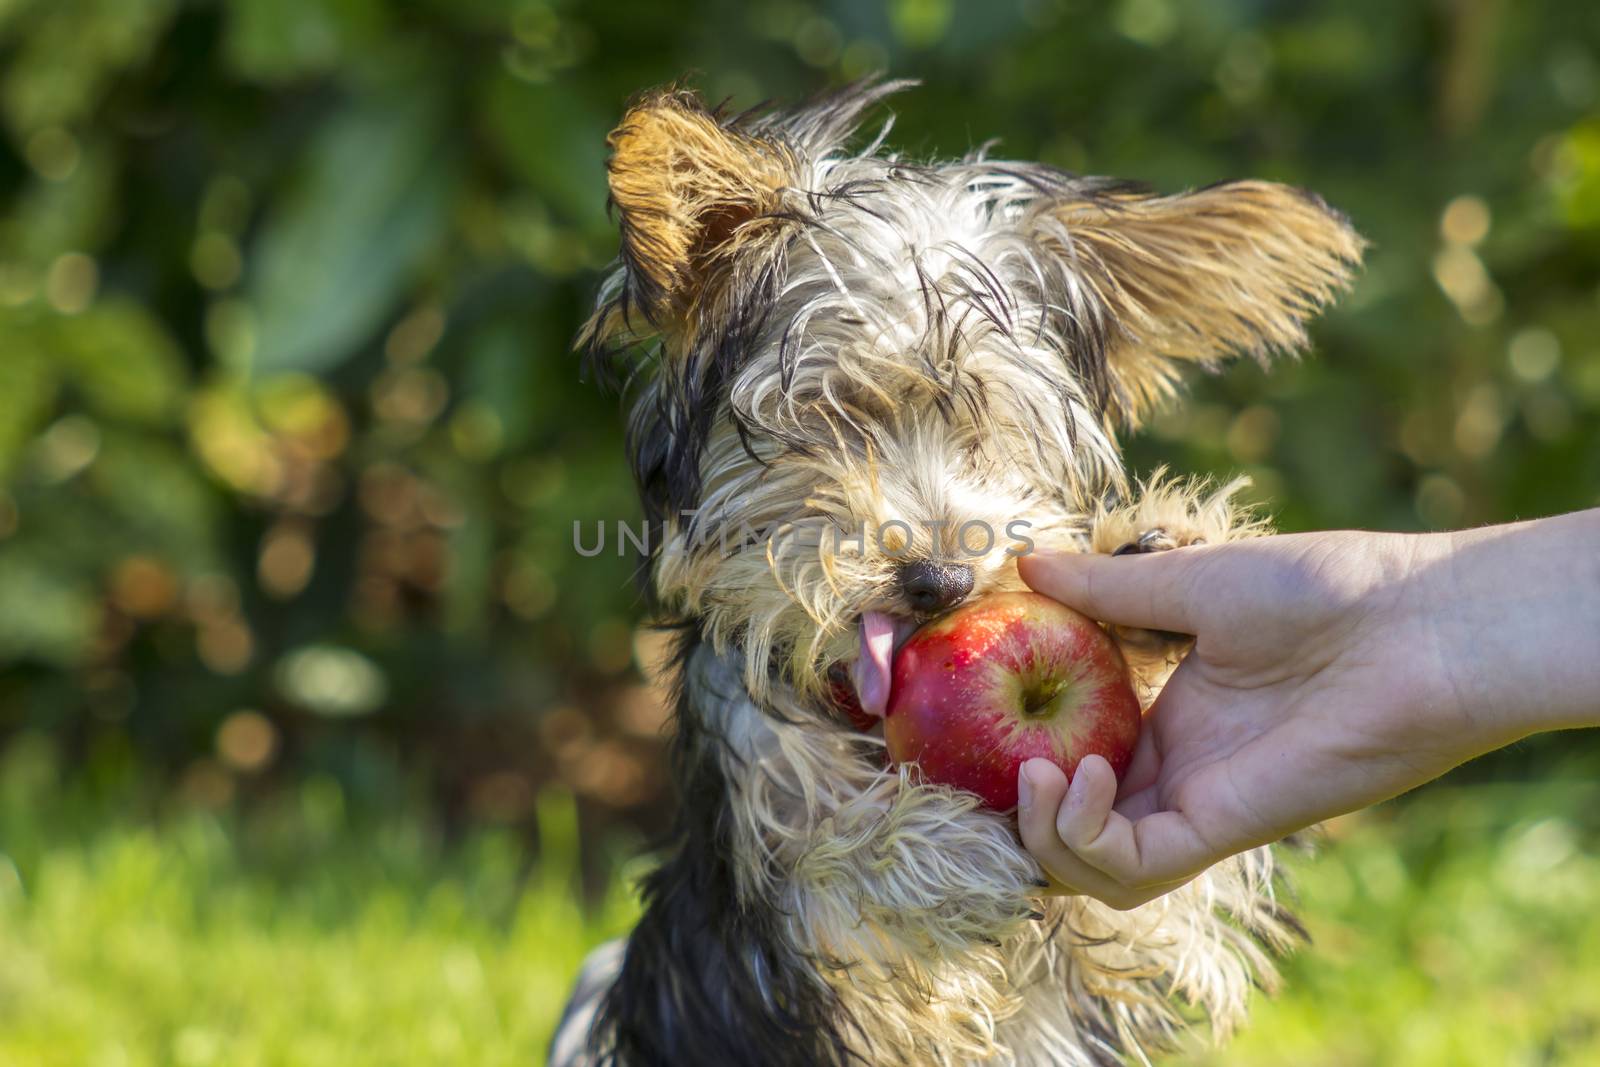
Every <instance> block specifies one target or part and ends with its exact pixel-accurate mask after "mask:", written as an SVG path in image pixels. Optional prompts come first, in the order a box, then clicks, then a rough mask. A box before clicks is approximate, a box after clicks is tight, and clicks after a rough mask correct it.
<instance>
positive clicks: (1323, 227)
mask: <svg viewBox="0 0 1600 1067" xmlns="http://www.w3.org/2000/svg"><path fill="white" fill-rule="evenodd" d="M1041 230H1042V232H1041V236H1042V238H1043V239H1044V240H1045V241H1046V243H1047V244H1050V245H1052V246H1055V248H1056V251H1057V252H1058V254H1060V255H1061V256H1063V257H1064V258H1065V259H1066V260H1067V266H1068V269H1069V270H1070V271H1071V273H1072V274H1073V275H1074V277H1076V278H1078V279H1081V280H1082V282H1083V283H1084V284H1086V285H1087V287H1088V288H1089V289H1090V291H1091V292H1092V293H1093V294H1094V296H1095V298H1096V302H1097V303H1098V304H1099V306H1100V308H1101V309H1103V311H1104V312H1105V314H1106V316H1107V319H1108V321H1107V322H1106V323H1105V330H1104V337H1105V360H1106V377H1107V380H1108V381H1107V384H1108V387H1109V393H1110V395H1109V397H1108V406H1109V407H1110V409H1111V413H1112V414H1113V415H1114V416H1116V417H1117V418H1119V419H1120V420H1121V421H1123V422H1124V423H1125V424H1128V425H1130V426H1132V425H1137V424H1138V422H1139V420H1140V418H1141V417H1142V416H1143V415H1144V414H1145V412H1147V411H1148V410H1149V408H1150V407H1151V406H1152V405H1153V404H1154V403H1156V402H1157V401H1159V400H1161V399H1162V398H1164V397H1166V396H1168V395H1170V393H1171V392H1172V391H1173V388H1174V386H1175V384H1176V379H1177V376H1178V373H1179V368H1180V366H1181V364H1182V363H1184V362H1193V363H1199V364H1202V365H1206V366H1214V365H1216V364H1217V363H1219V362H1221V361H1222V360H1224V359H1226V358H1227V357H1229V356H1233V355H1250V356H1254V357H1255V358H1257V359H1260V360H1264V359H1266V358H1267V357H1268V356H1271V355H1273V354H1277V353H1292V352H1296V351H1298V350H1300V349H1302V348H1304V347H1305V345H1306V343H1307V339H1306V330H1305V324H1306V320H1308V319H1309V318H1310V317H1311V316H1312V315H1314V314H1315V313H1316V312H1317V311H1318V310H1319V309H1321V308H1322V306H1323V305H1324V304H1326V303H1327V302H1328V301H1329V300H1330V299H1331V298H1332V297H1333V296H1334V294H1336V293H1337V292H1339V291H1340V290H1341V289H1343V288H1344V287H1345V286H1346V285H1347V284H1348V283H1349V281H1350V278H1351V275H1352V273H1353V272H1354V270H1355V268H1356V267H1357V266H1358V265H1359V264H1360V260H1361V253H1362V250H1363V248H1364V247H1365V244H1366V242H1365V241H1364V240H1362V238H1361V237H1360V236H1359V235H1358V234H1357V233H1356V232H1355V230H1353V229H1352V228H1351V227H1350V224H1349V222H1348V221H1347V220H1346V219H1345V218H1344V217H1343V216H1341V215H1339V214H1338V213H1337V212H1335V211H1334V210H1332V209H1331V208H1329V207H1328V206H1327V205H1326V204H1325V203H1323V202H1322V201H1321V200H1320V199H1319V198H1317V197H1316V196H1314V195H1313V194H1310V193H1307V192H1304V191H1302V190H1299V189H1294V188H1291V187H1289V186H1284V185H1277V184H1274V183H1272V182H1262V181H1241V182H1229V183H1226V184H1222V185H1214V186H1211V187H1209V188H1205V189H1199V190H1196V191H1194V192H1189V193H1183V194H1180V195H1177V196H1149V195H1137V194H1129V193H1100V194H1097V195H1093V196H1090V197H1086V198H1083V199H1074V200H1072V201H1070V202H1064V203H1057V204H1055V205H1053V206H1052V207H1051V208H1050V209H1049V210H1048V211H1047V212H1046V213H1045V215H1044V217H1043V219H1042V220H1041Z"/></svg>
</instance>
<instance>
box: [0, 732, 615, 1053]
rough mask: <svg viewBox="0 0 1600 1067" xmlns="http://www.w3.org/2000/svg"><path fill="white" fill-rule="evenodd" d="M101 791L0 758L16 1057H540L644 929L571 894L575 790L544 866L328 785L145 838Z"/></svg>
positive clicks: (553, 808)
mask: <svg viewBox="0 0 1600 1067" xmlns="http://www.w3.org/2000/svg"><path fill="white" fill-rule="evenodd" d="M118 792H121V791H118ZM85 793H86V791H85V790H83V789H79V788H74V789H62V788H60V787H59V786H58V785H57V784H56V783H55V781H54V775H53V774H52V773H51V771H50V761H49V759H48V754H47V752H46V751H45V750H43V749H41V748H40V747H39V746H38V745H30V746H27V747H25V748H24V749H20V750H19V749H13V751H12V752H11V753H10V754H9V755H8V756H7V758H6V759H5V761H4V763H3V764H0V1064H4V1065H6V1067H34V1065H40V1067H44V1065H50V1067H56V1065H59V1067H145V1065H158V1064H159V1065H168V1064H171V1065H174V1067H207V1065H212V1064H216V1065H227V1067H270V1065H284V1067H290V1065H292V1067H320V1065H327V1067H363V1065H368V1064H372V1065H378V1064H382V1065H395V1064H463V1065H486V1067H488V1065H498V1064H508V1065H509V1064H517V1065H519V1067H526V1065H528V1064H537V1063H540V1062H542V1061H543V1055H544V1049H545V1046H546V1044H547V1042H548V1041H549V1037H550V1032H551V1028H552V1027H553V1026H554V1024H555V1020H556V1017H557V1014H558V1012H559V1011H560V1007H561V1003H562V1000H563V998H564V997H565V995H566V991H567V986H568V983H569V982H570V980H571V976H572V972H573V970H574V968H575V966H576V964H577V961H578V960H580V959H581V958H582V955H583V953H584V952H585V951H586V950H587V948H588V947H589V946H591V945H592V944H594V943H597V942H599V941H600V940H603V939H604V938H606V937H608V936H614V935H615V934H616V933H618V932H620V931H622V930H624V929H626V928H627V926H628V924H629V922H630V920H631V918H632V904H631V902H630V901H629V900H628V898H627V896H626V895H625V894H623V893H622V892H620V891H614V892H612V893H611V894H610V895H609V896H608V897H607V898H606V899H605V900H604V901H603V902H602V903H601V904H600V905H599V906H598V907H597V908H595V909H589V910H585V909H580V908H579V907H578V905H577V904H576V903H575V898H576V894H575V893H574V892H573V887H574V884H575V875H576V872H575V869H574V867H575V864H574V857H575V855H576V835H577V826H576V821H575V819H574V816H573V810H572V804H571V802H570V800H569V799H567V798H565V797H562V796H559V795H549V796H546V797H544V798H542V799H541V801H540V823H541V830H542V832H543V836H544V838H545V840H546V841H547V842H548V843H549V847H547V848H546V849H545V854H544V856H543V858H542V860H541V862H540V863H539V864H538V865H537V866H533V867H531V868H530V867H529V858H528V857H527V856H526V855H525V854H524V852H523V850H522V849H521V848H520V847H519V845H518V844H516V843H515V842H514V841H513V839H512V838H511V837H510V836H509V835H507V834H504V833H489V832H484V833H479V834H477V835H474V836H472V837H470V839H469V840H467V841H466V842H464V843H462V844H460V845H457V846H451V847H445V846H443V845H441V843H440V842H439V840H438V837H437V835H436V834H434V833H432V832H430V831H429V830H428V829H426V827H427V823H426V821H425V820H423V819H421V818H419V817H417V815H416V814H415V813H414V812H408V813H403V814H400V815H397V816H394V817H390V818H387V819H378V818H370V817H366V818H364V817H359V816H356V815H353V814H351V813H350V812H347V811H346V805H345V801H344V798H343V795H342V793H341V791H340V790H339V788H338V787H337V786H336V785H335V784H334V783H332V782H331V781H328V780H321V781H313V782H311V783H309V784H307V785H306V786H304V787H303V788H301V789H300V790H298V791H297V792H296V793H295V794H293V795H292V796H288V797H285V798H284V799H283V800H282V802H281V803H278V804H275V805H269V806H268V807H267V808H266V809H265V810H263V811H261V812H260V813H258V814H255V815H253V816H252V817H251V818H250V819H249V820H245V821H239V820H224V819H219V818H217V817H215V816H212V815H208V814H201V813H196V812H193V811H189V812H187V813H177V814H171V815H169V816H167V817H164V818H160V819H159V820H157V821H155V822H154V824H153V825H144V824H142V823H141V821H139V820H134V819H131V818H129V817H128V816H126V815H123V814H118V813H116V812H115V811H113V810H110V809H108V808H107V807H106V806H105V805H104V803H103V800H104V798H98V799H97V798H94V797H91V796H86V795H85ZM8 856H9V857H10V859H9V860H8V859H7V857H8Z"/></svg>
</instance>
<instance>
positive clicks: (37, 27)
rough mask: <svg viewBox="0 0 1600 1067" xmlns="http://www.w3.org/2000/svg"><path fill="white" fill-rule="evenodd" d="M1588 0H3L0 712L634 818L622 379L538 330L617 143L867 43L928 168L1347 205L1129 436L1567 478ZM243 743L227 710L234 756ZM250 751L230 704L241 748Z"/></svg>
mask: <svg viewBox="0 0 1600 1067" xmlns="http://www.w3.org/2000/svg"><path fill="white" fill-rule="evenodd" d="M1597 47H1600V9H1597V8H1595V7H1594V5H1587V4H1568V3H1562V2H1557V0H1546V2H1542V3H1525V4H1517V5H1512V4H1507V3H1503V2H1500V0H1459V2H1456V3H1452V4H1448V5H1431V6H1430V5H1409V4H1392V3H1383V2H1380V0H1355V2H1351V3H1346V4H1339V5H1303V4H1262V3H1258V2H1247V0H1220V2H1217V3H1209V4H1205V5H1186V4H1176V3H1173V2H1171V0H1119V2H1117V3H1113V4H1109V5H1098V4H1090V3H1087V2H1075V0H1006V2H1002V3H996V4H988V5H977V4H956V3H953V2H951V0H893V2H890V3H887V4H857V3H849V2H845V0H836V2H832V3H806V2H800V0H758V2H755V3H732V2H727V0H698V2H692V3H679V4H663V3H654V2H651V3H645V2H639V0H625V2H619V3H608V4H579V3H577V2H575V0H566V2H561V0H451V2H442V0H419V2H414V3H398V2H394V0H234V2H231V3H217V2H203V0H190V2H181V3H180V2H177V0H6V2H4V3H0V124H3V127H4V137H3V138H0V202H3V203H4V205H5V210H4V214H3V217H0V342H3V346H4V347H3V351H0V732H5V733H11V732H15V731H17V730H19V729H30V730H39V731H47V732H50V733H52V734H54V735H56V736H58V737H59V738H61V739H62V740H63V741H65V742H66V743H67V751H68V752H70V753H73V754H74V755H75V758H80V759H81V758H85V757H86V755H87V754H88V753H89V752H91V751H92V750H93V749H94V748H95V747H96V746H110V747H113V748H115V747H125V748H129V749H130V750H132V751H134V752H136V753H138V755H139V757H140V758H141V759H143V760H145V761H146V762H148V763H150V764H152V765H154V766H156V767H159V768H160V769H162V771H164V772H166V773H170V774H172V775H174V776H182V778H183V780H184V781H186V782H188V783H189V784H190V785H194V784H195V783H200V784H199V785H198V786H196V787H195V788H196V789H197V790H198V794H197V795H204V796H208V797H210V798H211V799H212V800H213V801H216V802H226V800H227V799H228V797H229V796H231V795H234V794H237V793H239V792H241V791H243V792H246V793H249V792H251V791H260V790H262V789H263V788H264V785H263V783H266V784H270V783H271V782H272V781H273V780H274V776H279V777H282V776H288V777H293V776H295V775H298V774H301V773H313V772H316V773H331V774H334V775H336V776H338V777H339V778H340V779H341V780H342V781H345V782H346V783H347V784H348V785H349V786H350V787H351V788H371V789H373V790H376V791H378V792H379V793H380V794H381V791H382V790H383V789H385V788H388V783H392V782H394V781H397V780H401V779H407V778H413V779H420V780H421V781H423V782H424V783H427V784H428V785H429V787H430V788H433V789H434V790H435V792H436V793H437V794H438V795H439V796H440V797H441V798H442V799H443V800H444V801H445V803H446V804H447V806H448V810H450V811H452V812H457V813H466V814H479V815H481V814H485V813H488V814H490V815H492V816H494V817H498V818H506V819H511V820H512V821H522V822H526V821H527V820H528V819H530V818H531V811H532V808H531V798H532V797H533V796H534V795H535V793H536V791H537V789H538V788H539V787H540V786H541V785H542V784H543V783H545V782H548V781H551V780H560V781H562V782H564V783H565V784H566V785H568V786H570V787H572V788H575V789H577V790H578V792H579V793H580V794H581V795H582V796H583V797H584V798H585V805H586V810H591V809H592V810H594V811H596V812H599V813H601V814H602V815H603V814H604V813H605V812H607V811H610V812H622V813H628V812H631V813H632V814H633V815H634V816H635V817H636V818H639V819H641V820H643V821H644V822H646V823H648V822H650V820H651V818H652V815H651V813H652V812H653V811H655V810H657V808H658V806H657V805H655V804H654V803H653V802H654V800H655V799H656V797H657V795H658V790H659V786H660V775H659V770H658V769H657V768H658V764H659V761H658V759H657V754H656V752H655V750H654V745H655V743H656V742H655V734H656V730H657V727H658V726H659V723H660V720H661V714H660V709H659V707H658V706H656V705H655V703H654V698H652V697H651V696H650V695H649V692H648V691H647V690H645V689H644V688H643V687H642V686H641V685H640V683H639V677H638V674H637V661H638V660H639V659H640V658H641V656H642V655H645V654H647V653H648V647H647V646H648V641H647V640H646V639H645V638H643V637H640V636H639V635H636V633H635V629H634V627H635V624H636V621H637V620H636V615H637V611H636V607H637V605H636V594H635V593H634V591H633V588H632V586H631V583H630V580H629V579H630V574H629V569H630V561H628V560H624V559H621V558H617V557H616V556H615V555H612V554H610V553H609V552H608V553H607V554H604V555H602V556H601V557H600V558H597V559H583V558H580V557H578V556H577V555H576V553H575V552H573V551H572V548H571V543H572V524H573V522H574V521H581V522H585V523H592V522H594V521H596V520H601V519H606V520H614V519H619V518H620V519H631V518H632V517H633V516H634V515H635V505H634V502H633V500H632V493H631V490H630V487H629V486H628V484H627V480H626V477H625V474H624V470H625V468H624V463H623V458H622V455H621V448H620V444H619V424H620V421H621V420H620V418H619V416H618V414H617V412H616V411H615V406H616V405H615V401H614V400H613V399H612V398H609V397H605V396H602V395H600V393H599V391H598V390H597V389H595V388H593V387H591V386H589V385H587V384H585V383H583V382H581V381H580V379H579V374H578V366H577V362H576V360H575V359H574V358H573V357H572V356H571V354H570V352H569V344H570V338H571V337H572V335H573V333H574V330H575V327H576V325H577V323H578V322H579V321H580V320H581V318H582V316H583V314H584V309H585V306H586V303H587V301H588V300H589V298H590V295H591V293H592V291H593V289H594V287H595V285H596V281H597V277H598V273H599V271H600V269H601V268H602V267H603V265H604V264H605V263H606V262H607V260H608V259H609V258H610V256H611V255H612V253H613V251H614V247H615V236H614V234H613V232H612V227H611V225H610V223H609V222H608V220H607V218H606V214H605V211H604V200H605V193H604V177H603V160H604V144H603V142H604V137H605V133H606V131H607V130H608V129H609V127H610V126H611V124H612V123H613V122H614V121H615V119H616V118H617V116H618V114H619V112H620V110H621V108H622V107H623V105H624V102H625V101H626V99H627V98H628V96H629V95H630V94H632V93H633V92H635V91H637V90H639V89H641V88H644V87H647V86H650V85H653V84H658V83H661V82H664V81H668V80H671V79H674V78H677V77H679V76H681V75H682V74H684V72H686V71H695V70H698V71H700V72H703V73H702V74H700V76H699V77H698V78H697V79H696V80H697V82H698V84H700V85H701V86H702V87H703V89H704V91H705V92H706V94H707V95H708V96H709V97H711V98H713V99H720V98H723V97H729V98H731V99H732V100H733V101H734V102H735V103H737V104H751V103H755V102H757V101H759V100H762V99H765V98H784V97H793V96H798V95H803V94H805V93H807V92H809V91H812V90H815V89H816V88H818V87H820V86H822V85H825V84H827V83H830V82H836V81H838V80H840V79H843V78H848V77H853V76H858V75H861V74H863V73H866V72H869V71H871V70H874V69H880V68H881V69H887V70H889V71H891V72H892V73H894V74H897V75H912V76H917V77H920V78H922V79H923V81H924V85H923V86H922V88H920V89H917V90H914V91H912V92H909V93H906V94H904V95H903V96H902V97H901V98H900V99H899V100H898V101H897V102H896V104H895V106H896V108H897V110H898V111H899V113H900V121H899V126H898V129H897V131H896V134H895V137H894V140H895V141H896V142H897V143H898V144H900V145H902V146H904V147H905V148H906V150H907V151H909V152H910V153H912V154H914V155H932V154H946V155H948V154H955V153H960V152H963V151H965V150H967V149H968V148H970V147H972V146H973V144H974V143H976V142H978V141H981V140H984V139H987V138H990V137H997V138H999V139H1000V149H999V150H1000V151H1001V152H1004V153H1010V154H1015V155H1017V156H1022V157H1028V158H1042V159H1044V160H1047V161H1049V162H1052V163H1055V164H1058V165H1061V166H1063V167H1067V168H1070V169H1076V170H1087V171H1094V172H1103V173H1114V174H1119V175H1124V176H1131V177H1140V178H1145V179H1148V180H1150V181H1151V182H1153V183H1154V184H1155V185H1157V186H1158V187H1160V188H1165V189H1177V188H1181V187H1185V186H1191V185H1197V184H1201V183H1205V182H1210V181H1214V180H1218V179H1222V178H1227V177H1232V176H1241V175H1263V176H1267V177H1271V178H1278V179H1283V180H1288V181H1293V182H1297V183H1301V184H1304V185H1307V186H1309V187H1312V188H1315V189H1317V190H1319V191H1321V192H1322V193H1323V194H1325V195H1326V196H1327V197H1328V199H1329V200H1330V201H1332V202H1333V203H1334V204H1336V205H1337V206H1339V207H1340V208H1342V209H1344V210H1345V211H1346V212H1348V213H1349V214H1350V215H1351V216H1352V217H1353V218H1354V220H1355V222H1356V224H1357V225H1358V227H1359V228H1360V229H1361V230H1362V231H1363V232H1364V233H1365V234H1366V235H1367V236H1368V237H1370V238H1371V239H1372V241H1373V251H1372V254H1371V258H1370V266H1369V269H1368V270H1367V272H1366V274H1365V276H1364V277H1363V279H1362V281H1361V282H1360V284H1359V286H1358V287H1357V289H1356V290H1355V292H1354V293H1353V294H1352V296H1351V298H1350V299H1349V300H1348V301H1347V302H1346V303H1345V304H1344V305H1343V306H1342V307H1341V309H1340V310H1338V311H1337V312H1335V313H1334V314H1332V315H1331V316H1329V317H1328V318H1327V319H1326V320H1325V321H1324V322H1323V323H1322V324H1321V325H1319V327H1318V330H1317V339H1318V351H1317V352H1315V353H1314V354H1313V355H1312V356H1311V357H1310V358H1308V359H1305V360H1303V361H1300V362H1296V363H1291V364H1286V365H1282V366H1279V367H1277V368H1275V369H1274V370H1273V372H1272V373H1270V374H1269V373H1266V372H1264V371H1262V370H1261V369H1259V368H1256V367H1253V366H1242V367H1239V368H1236V369H1235V370H1233V371H1232V372H1231V373H1229V374H1227V375H1225V376H1222V377H1219V378H1216V379H1211V380H1207V381H1203V382H1199V383H1197V384H1196V386H1195V389H1194V392H1195V394H1196V395H1195V396H1194V398H1193V402H1192V403H1190V404H1188V405H1185V406H1182V407H1180V408H1177V409H1175V410H1174V411H1172V412H1170V413H1168V414H1166V415H1164V416H1162V417H1160V418H1158V419H1157V420H1155V422H1154V423H1153V425H1152V426H1151V432H1150V433H1148V434H1147V435H1145V436H1143V437H1141V438H1139V439H1137V440H1135V441H1132V442H1131V443H1130V454H1131V456H1132V458H1133V460H1134V463H1135V465H1136V466H1137V467H1139V468H1142V469H1148V468H1150V467H1153V466H1155V465H1156V464H1158V463H1163V462H1165V463H1169V464H1171V465H1172V466H1173V467H1175V468H1177V469H1179V470H1193V471H1200V472H1217V473H1229V472H1233V471H1236V470H1243V471H1245V472H1247V473H1249V474H1251V475H1252V476H1253V477H1254V479H1255V484H1256V489H1255V494H1256V497H1257V499H1259V500H1262V501H1264V502H1266V503H1267V506H1268V507H1269V508H1270V510H1272V511H1273V512H1275V513H1276V514H1277V515H1278V517H1279V520H1280V522H1281V524H1282V525H1283V526H1284V527H1286V528H1290V529H1299V528H1309V527H1322V526H1375V527H1383V528H1391V529H1413V528H1419V527H1429V526H1433V527H1438V526H1453V525H1457V524H1463V523H1473V522H1482V521H1490V520H1501V519H1508V518H1511V517H1514V516H1519V515H1534V514H1542V513H1548V512H1553V511H1560V510H1566V509H1572V508H1577V507H1582V506H1586V505H1590V504H1593V503H1595V502H1596V499H1597V492H1600V489H1597V487H1600V419H1597V418H1596V414H1597V412H1600V343H1597V342H1596V340H1595V337H1596V333H1597V330H1596V326H1597V325H1600V290H1597V280H1600V52H1597ZM229 738H232V742H231V743H230V741H229ZM241 739H242V740H241Z"/></svg>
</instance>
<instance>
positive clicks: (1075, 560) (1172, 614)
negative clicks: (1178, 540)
mask: <svg viewBox="0 0 1600 1067" xmlns="http://www.w3.org/2000/svg"><path fill="white" fill-rule="evenodd" d="M1204 551H1205V549H1194V550H1192V551H1189V552H1184V551H1177V550H1174V551H1171V552H1156V553H1152V554H1149V555H1127V556H1107V555H1103V554H1101V553H1093V552H1053V551H1049V550H1047V549H1040V550H1039V551H1037V552H1032V553H1029V554H1028V555H1026V556H1023V557H1021V558H1020V559H1018V560H1017V571H1018V573H1020V574H1021V575H1022V580H1023V581H1025V582H1027V583H1028V585H1030V586H1032V587H1033V588H1034V589H1036V590H1038V591H1039V592H1041V593H1043V594H1044V595H1045V596H1048V597H1051V598H1052V599H1055V600H1059V601H1061V603H1063V604H1066V605H1067V606H1068V607H1072V608H1076V609H1078V610H1079V611H1081V612H1083V613H1084V614H1085V615H1087V616H1089V617H1090V618H1092V619H1098V620H1100V621H1101V622H1112V623H1118V624H1120V625H1123V626H1138V627H1142V628H1144V629H1148V630H1174V631H1177V632H1178V633H1186V634H1192V633H1195V632H1196V629H1197V626H1196V624H1195V616H1194V613H1193V612H1192V611H1191V610H1190V607H1189V603H1188V601H1187V599H1186V598H1185V597H1184V596H1182V595H1180V594H1181V591H1182V588H1183V587H1182V585H1181V584H1179V583H1180V580H1181V579H1182V578H1183V576H1184V575H1185V574H1186V573H1188V571H1189V568H1190V567H1192V566H1193V565H1194V559H1195V556H1196V554H1197V553H1199V552H1204Z"/></svg>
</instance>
